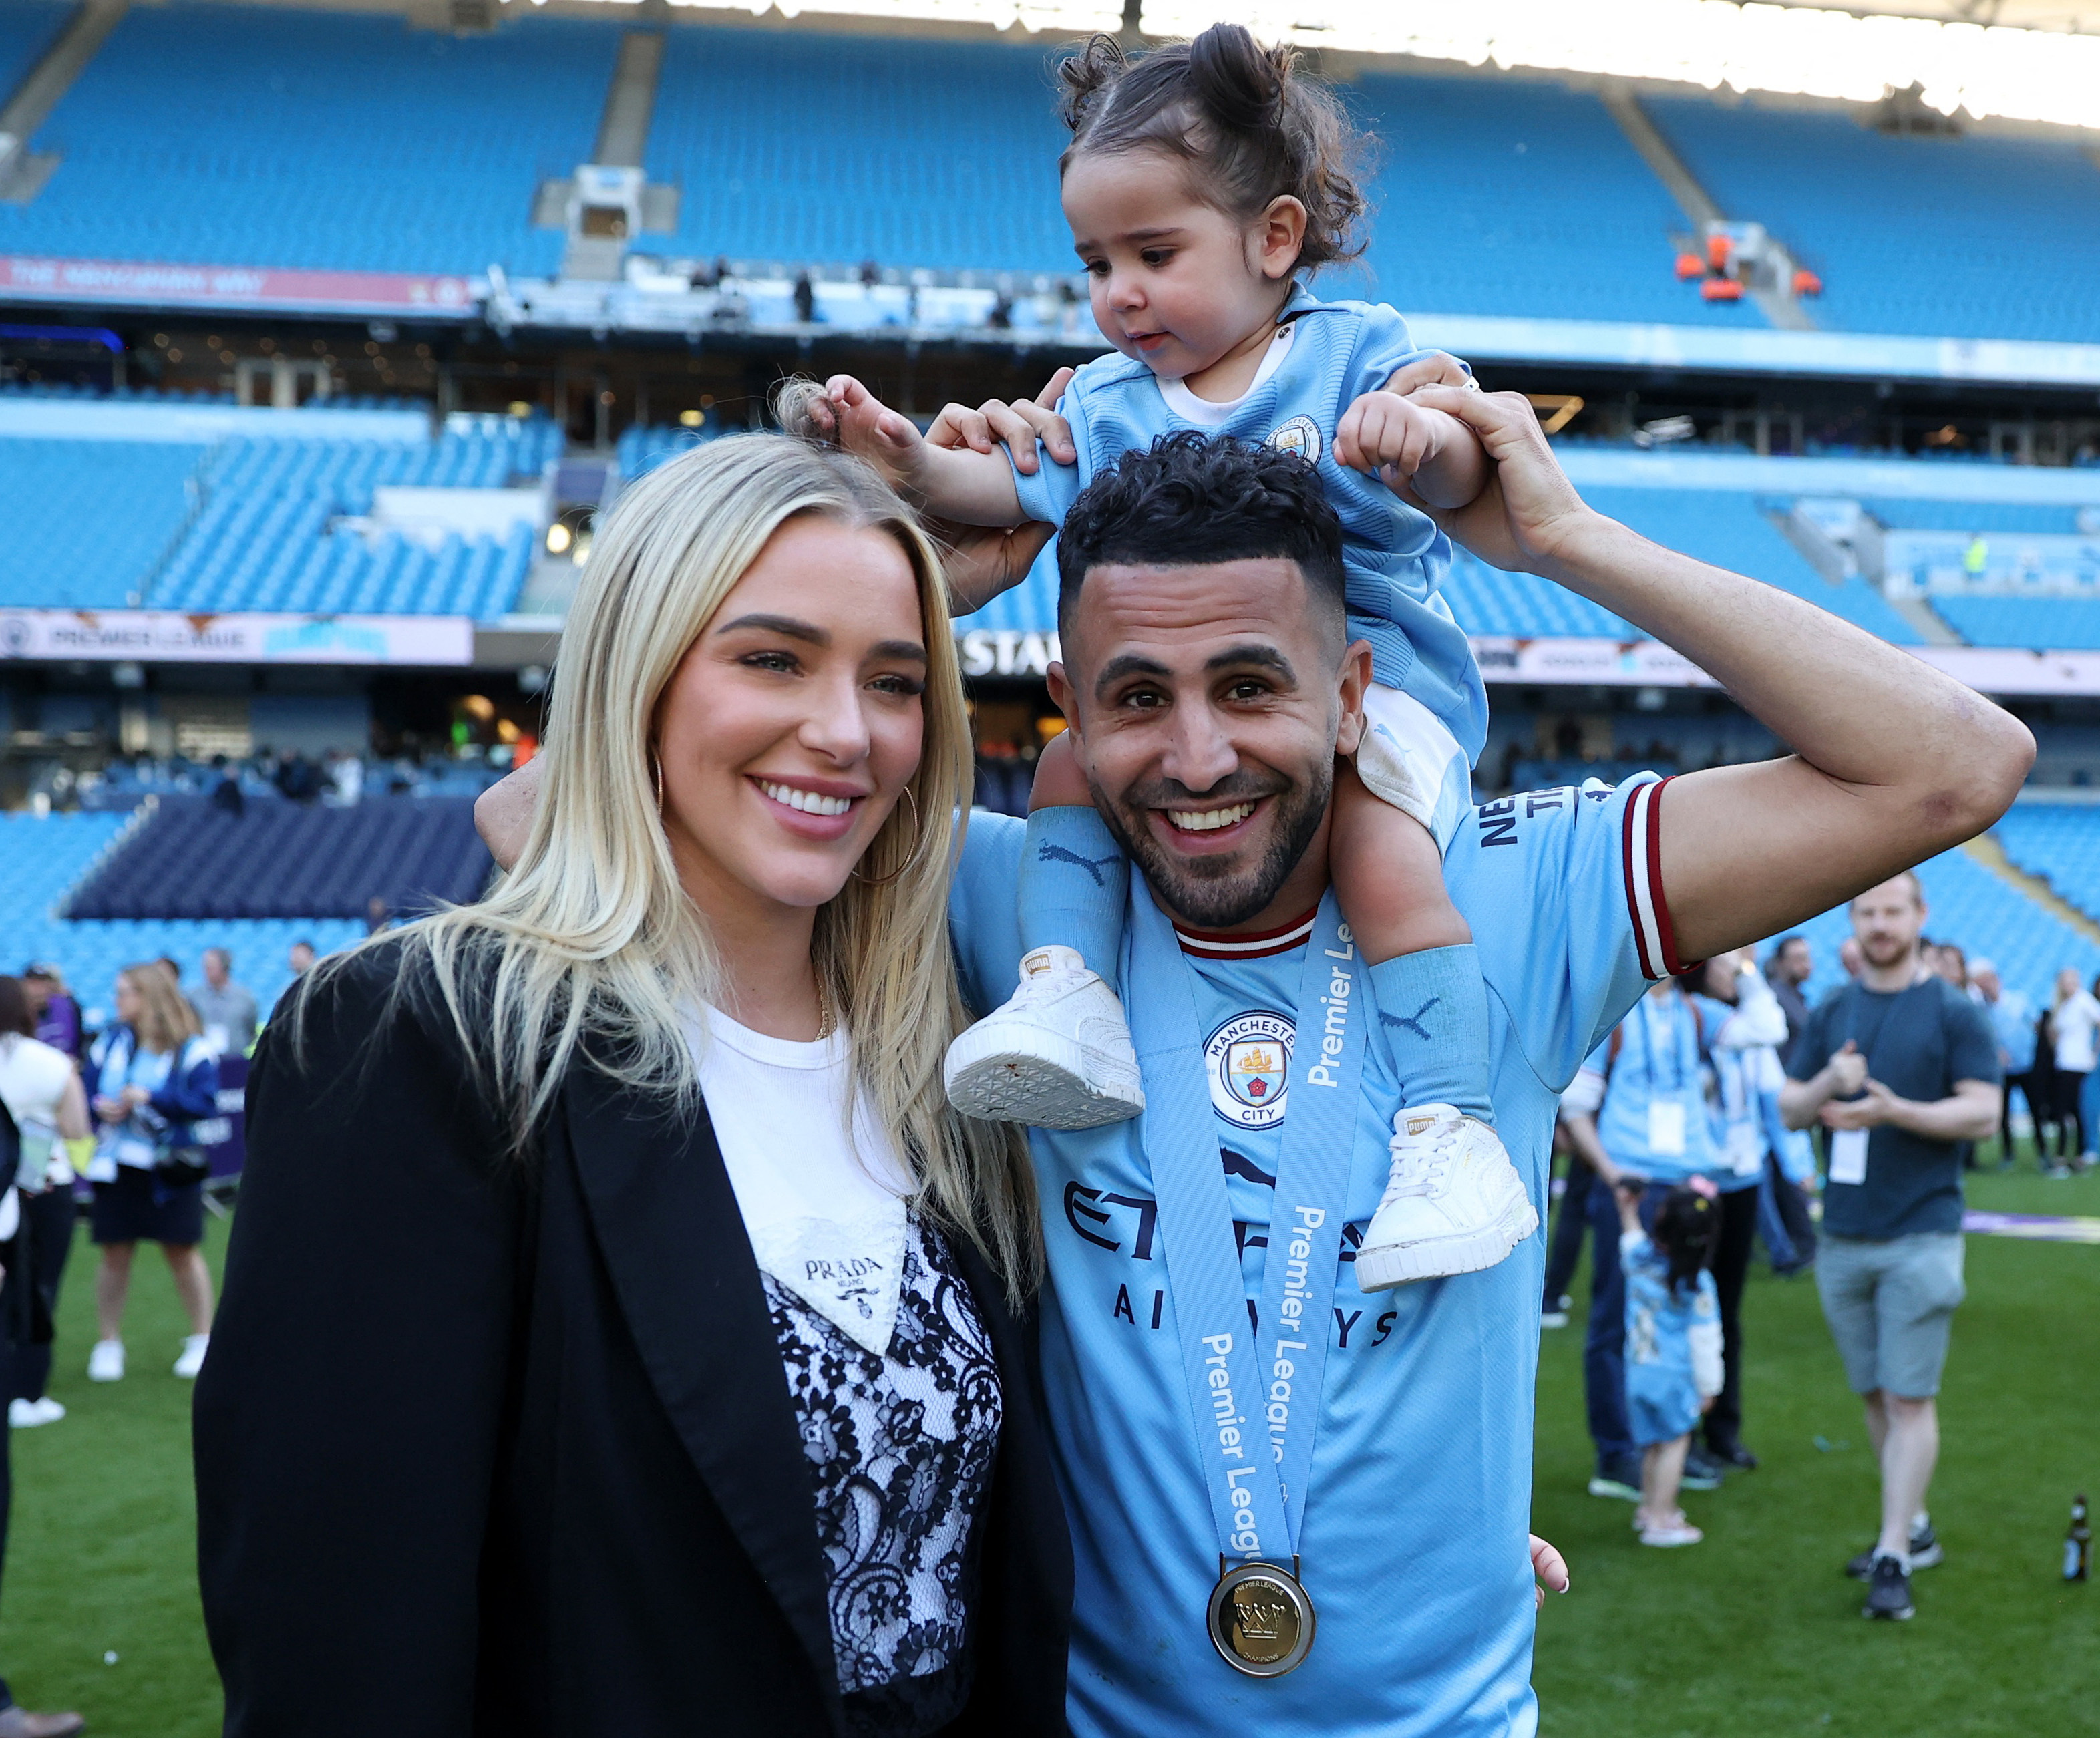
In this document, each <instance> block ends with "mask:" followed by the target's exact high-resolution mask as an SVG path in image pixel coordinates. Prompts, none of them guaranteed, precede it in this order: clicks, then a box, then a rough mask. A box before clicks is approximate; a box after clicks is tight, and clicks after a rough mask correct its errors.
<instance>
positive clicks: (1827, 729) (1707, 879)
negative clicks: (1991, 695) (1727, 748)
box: [1546, 514, 2034, 959]
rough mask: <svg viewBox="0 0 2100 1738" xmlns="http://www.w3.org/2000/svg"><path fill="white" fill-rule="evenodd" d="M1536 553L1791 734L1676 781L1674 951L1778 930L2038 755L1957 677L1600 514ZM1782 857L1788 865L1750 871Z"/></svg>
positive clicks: (1553, 573)
mask: <svg viewBox="0 0 2100 1738" xmlns="http://www.w3.org/2000/svg"><path fill="white" fill-rule="evenodd" d="M1546 566H1547V567H1548V570H1549V576H1550V577H1551V578H1553V579H1554V580H1556V581H1558V582H1559V583H1560V584H1564V585H1565V586H1567V587H1568V589H1571V590H1573V591H1576V592H1579V593H1582V595H1583V596H1584V597H1586V598H1590V599H1591V600H1592V601H1593V602H1597V603H1599V604H1602V605H1603V606H1604V607H1605V608H1607V609H1609V610H1612V611H1616V612H1617V614H1619V615H1623V616H1625V617H1626V619H1627V620H1629V621H1631V622H1633V623H1635V624H1637V625H1638V626H1639V627H1641V628H1643V629H1646V630H1647V631H1648V633H1652V634H1653V635H1654V636H1655V637H1657V639H1659V640H1661V641H1662V642H1664V643H1665V644H1666V645H1668V646H1671V647H1673V648H1674V649H1675V650H1676V651H1680V652H1682V653H1683V654H1684V655H1685V656H1686V657H1687V658H1689V659H1691V660H1692V662H1693V663H1695V664H1697V665H1698V666H1699V667H1700V668H1701V669H1703V670H1705V672H1706V673H1708V674H1709V675H1710V676H1712V677H1714V679H1715V680H1716V681H1717V682H1719V683H1720V684H1721V685H1722V686H1723V687H1724V688H1725V689H1727V691H1728V692H1729V694H1730V695H1732V697H1733V698H1734V699H1735V700H1736V702H1737V704H1740V706H1742V708H1744V709H1745V711H1747V712H1749V713H1750V714H1751V715H1752V716H1753V717H1755V718H1756V719H1757V720H1758V721H1759V722H1760V723H1761V724H1762V725H1764V726H1766V727H1767V729H1769V730H1771V732H1772V733H1773V734H1775V735H1776V736H1778V737H1779V738H1780V739H1781V740H1782V741H1783V742H1785V743H1788V744H1789V746H1790V747H1791V748H1793V751H1794V752H1793V755H1792V756H1790V757H1785V758H1782V759H1780V760H1776V761H1763V762H1760V763H1757V764H1754V765H1742V766H1732V767H1723V768H1717V769H1714V770H1710V771H1706V772H1703V773H1698V774H1692V775H1690V776H1688V777H1687V778H1685V779H1682V780H1680V781H1679V782H1678V783H1674V784H1673V785H1672V787H1671V788H1670V792H1669V794H1668V796H1667V797H1666V798H1665V807H1664V809H1663V814H1664V815H1665V820H1666V823H1667V824H1665V826H1664V827H1663V829H1662V854H1663V864H1662V868H1663V876H1662V879H1663V884H1664V886H1665V889H1667V891H1668V893H1669V897H1670V908H1671V915H1672V917H1673V919H1674V920H1675V923H1676V929H1677V942H1678V951H1679V954H1680V955H1682V956H1683V957H1685V958H1687V959H1694V958H1697V957H1699V956H1700V955H1703V954H1706V953H1710V952H1713V951H1718V949H1720V948H1723V947H1726V946H1736V945H1740V943H1742V942H1747V941H1752V940H1755V939H1758V938H1760V937H1764V936H1767V935H1771V934H1772V933H1775V932H1776V931H1778V930H1780V929H1783V928H1785V927H1786V926H1787V925H1789V924H1793V923H1795V922H1798V921H1800V920H1802V919H1803V918H1805V917H1807V916H1809V915H1813V914H1814V913H1816V912H1819V911H1827V910H1829V908H1830V907H1831V906H1833V905H1837V904H1839V903H1842V902H1843V901H1844V900H1846V899H1847V898H1851V896H1852V895H1853V894H1855V893H1858V892H1860V890H1861V889H1864V888H1865V887H1868V886H1872V885H1873V884H1875V883H1876V882H1877V881H1880V880H1885V879H1886V877H1888V876H1891V875H1894V874H1895V873H1896V872H1898V871H1900V870H1902V869H1904V868H1908V867H1909V866H1910V865H1912V864H1913V863H1915V862H1920V861H1921V860H1922V859H1923V858H1926V857H1928V856H1930V855H1932V854H1935V853H1936V852H1938V851H1940V850H1943V849H1946V848H1948V846H1949V845H1954V844H1957V843H1959V842H1960V841H1961V840H1964V839H1966V838H1969V837H1971V836H1974V834H1976V833H1978V832H1981V831H1982V830H1983V828H1984V827H1987V826H1988V825H1989V824H1990V823H1992V821H1994V820H1995V819H1996V818H1997V817H1998V816H1999V815H2000V814H2002V813H2003V812H2004V810H2005V807H2006V805H2008V804H2009V803H2010V801H2011V800H2012V797H2013V796H2014V792H2017V790H2018V787H2019V784H2020V782H2021V780H2022V779H2023V778H2024V777H2025V776H2026V774H2027V768H2028V766H2029V765H2032V760H2033V752H2034V743H2033V739H2032V737H2031V736H2030V735H2028V734H2027V729H2026V727H2025V726H2023V725H2022V724H2021V723H2020V722H2019V721H2018V720H2017V719H2015V718H2014V717H2012V716H2011V715H2010V714H2009V713H2007V712H2004V711H2002V710H2001V709H2000V708H1997V707H1996V706H1994V705H1992V704H1991V703H1990V702H1989V701H1988V700H1986V699H1983V697H1982V696H1981V695H1978V694H1976V693H1974V691H1972V690H1970V689H1968V688H1966V687H1965V686H1962V685H1961V683H1960V682H1956V681H1955V680H1954V679H1953V678H1952V677H1948V676H1945V675H1943V674H1942V673H1940V672H1939V671H1938V670H1936V669H1935V668H1932V667H1931V666H1930V665H1929V664H1925V663H1924V662H1923V661H1921V659H1916V658H1913V657H1911V656H1910V655H1908V654H1907V653H1904V652H1901V651H1897V650H1896V649H1895V647H1894V646H1890V645H1887V644H1886V643H1885V642H1882V641H1880V640H1877V639H1876V638H1875V637H1873V635H1872V634H1869V633H1864V631H1862V630H1861V629H1858V628H1855V627H1854V626H1852V625H1851V624H1850V623H1848V622H1845V621H1841V620H1838V618H1837V617H1836V616H1833V615H1829V614H1826V613H1825V612H1824V611H1820V610H1818V609H1816V608H1815V607H1814V606H1813V605H1811V604H1810V603H1807V602H1805V601H1804V600H1802V599H1801V598H1797V597H1794V596H1793V595H1792V594H1791V593H1787V592H1783V591H1780V590H1778V589H1775V588H1774V587H1771V586H1769V585H1763V584H1758V582H1756V581H1754V580H1747V579H1745V578H1744V577H1742V576H1740V575H1739V574H1734V573H1729V572H1726V571H1723V570H1722V569H1720V568H1718V567H1708V566H1707V565H1706V564H1705V562H1697V561H1694V560H1692V559H1691V558H1689V557H1688V556H1683V555H1679V554H1674V553H1672V552H1671V551H1670V550H1668V549H1662V548H1661V547H1659V546H1658V545H1655V544H1653V543H1651V542H1649V541H1648V540H1647V539H1646V538H1645V537H1643V536H1639V535H1638V534H1637V533H1635V532H1632V531H1630V530H1628V529H1627V528H1626V527H1624V526H1622V525H1619V524H1617V523H1614V522H1612V521H1611V520H1609V519H1606V518H1603V517H1602V516H1601V515H1595V514H1592V515H1590V516H1588V518H1586V520H1585V521H1584V522H1583V523H1582V528H1581V529H1580V531H1579V532H1576V533H1575V534H1573V535H1571V536H1568V537H1567V538H1566V539H1565V540H1564V542H1563V544H1562V545H1561V546H1560V549H1559V552H1558V554H1557V557H1556V558H1555V560H1553V561H1552V562H1550V563H1547V564H1546ZM1769 864H1784V865H1785V873H1784V874H1780V875H1768V874H1758V873H1745V872H1743V871H1745V869H1752V870H1754V869H1756V868H1758V867H1761V866H1763V865H1769ZM1680 889H1682V890H1683V897H1682V898H1680Z"/></svg>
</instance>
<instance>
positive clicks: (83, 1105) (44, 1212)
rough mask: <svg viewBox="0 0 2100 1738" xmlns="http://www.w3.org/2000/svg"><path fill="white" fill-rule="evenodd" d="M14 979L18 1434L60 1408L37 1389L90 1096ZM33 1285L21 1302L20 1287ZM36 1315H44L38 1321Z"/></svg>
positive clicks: (6, 1028)
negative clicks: (68, 1145) (71, 1146)
mask: <svg viewBox="0 0 2100 1738" xmlns="http://www.w3.org/2000/svg"><path fill="white" fill-rule="evenodd" d="M35 1033H36V1020H35V1017H34V1016H33V1015H32V1014H31V1013H30V1012H29V998H28V997H27V996H26V995H24V994H23V992H22V985H21V981H20V979H19V978H13V977H0V1104H5V1105H7V1111H8V1114H10V1115H11V1116H12V1117H13V1118H14V1119H15V1132H16V1134H17V1136H19V1137H20V1152H19V1154H18V1157H17V1159H16V1162H15V1176H14V1179H13V1181H14V1184H15V1190H16V1197H17V1200H18V1202H19V1203H20V1209H21V1215H20V1222H21V1233H20V1236H19V1237H18V1238H17V1240H16V1243H15V1255H13V1256H12V1257H11V1258H10V1259H9V1263H8V1266H9V1271H8V1273H7V1280H6V1281H5V1285H4V1287H0V1323H4V1324H5V1330H4V1331H5V1332H6V1334H7V1336H8V1337H9V1338H11V1339H12V1340H13V1341H14V1348H13V1356H12V1359H11V1364H12V1375H11V1382H10V1383H9V1384H8V1387H9V1389H10V1392H9V1396H8V1407H7V1422H8V1423H9V1425H10V1426H11V1427H13V1428H15V1429H17V1430H22V1429H29V1428H32V1427H35V1426H37V1425H39V1424H52V1423H57V1421H58V1420H59V1419H60V1418H64V1416H65V1410H66V1409H65V1408H64V1406H62V1405H60V1404H59V1403H58V1402H57V1401H55V1400H53V1399H51V1398H50V1396H47V1395H46V1393H45V1392H44V1385H45V1383H46V1382H48V1381H49V1380H50V1378H51V1318H52V1316H53V1313H54V1312H55V1311H56V1310H57V1308H58V1301H59V1284H60V1281H61V1280H62V1279H64V1277H65V1264H66V1257H67V1256H68V1255H70V1254H71V1253H72V1252H73V1218H74V1210H73V1166H72V1164H71V1163H70V1162H68V1159H67V1157H66V1149H65V1145H64V1143H65V1142H66V1141H68V1140H82V1139H83V1138H85V1137H86V1135H87V1133H88V1131H89V1130H88V1121H87V1093H86V1089H85V1088H84V1087H82V1085H81V1080H80V1070H78V1069H77V1068H76V1067H75V1066H74V1065H73V1058H72V1057H71V1056H68V1055H66V1054H65V1053H64V1052H63V1051H60V1050H57V1049H54V1048H52V1047H51V1045H49V1044H46V1043H42V1041H41V1040H39V1039H38V1038H37V1037H36V1035H35ZM23 1286H28V1287H30V1288H33V1297H32V1298H25V1297H24V1294H23V1293H22V1291H21V1290H20V1288H21V1287H23ZM39 1317H41V1319H38V1318H39Z"/></svg>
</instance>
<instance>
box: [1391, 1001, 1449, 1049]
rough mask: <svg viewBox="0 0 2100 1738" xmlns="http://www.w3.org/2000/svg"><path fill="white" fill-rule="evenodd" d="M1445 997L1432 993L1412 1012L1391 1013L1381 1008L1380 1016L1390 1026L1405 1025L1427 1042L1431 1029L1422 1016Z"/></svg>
mask: <svg viewBox="0 0 2100 1738" xmlns="http://www.w3.org/2000/svg"><path fill="white" fill-rule="evenodd" d="M1443 999H1444V998H1443V997H1441V996H1440V995H1432V997H1430V999H1428V1000H1427V1001H1426V1002H1424V1003H1423V1004H1422V1006H1421V1007H1419V1008H1416V1009H1415V1011H1414V1012H1413V1013H1411V1014H1389V1013H1387V1012H1386V1011H1385V1010H1384V1009H1383V1008H1380V1009H1379V1019H1381V1020H1383V1021H1384V1022H1385V1023H1386V1024H1387V1026H1405V1027H1406V1028H1407V1030H1409V1031H1410V1032H1412V1033H1413V1034H1414V1035H1415V1036H1416V1037H1417V1038H1418V1039H1421V1040H1422V1041H1423V1043H1425V1044H1426V1043H1428V1042H1429V1029H1428V1028H1427V1026H1423V1023H1422V1017H1423V1015H1424V1014H1426V1013H1427V1012H1429V1010H1430V1009H1431V1008H1434V1007H1436V1004H1438V1003H1439V1002H1440V1001H1442V1000H1443Z"/></svg>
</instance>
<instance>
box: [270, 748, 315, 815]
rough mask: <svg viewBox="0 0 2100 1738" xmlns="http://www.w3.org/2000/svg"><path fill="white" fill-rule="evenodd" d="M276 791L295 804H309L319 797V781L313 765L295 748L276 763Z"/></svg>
mask: <svg viewBox="0 0 2100 1738" xmlns="http://www.w3.org/2000/svg"><path fill="white" fill-rule="evenodd" d="M277 791H278V794H279V795H280V796H288V797H289V798H290V799H291V800H292V801H293V802H295V803H310V802H311V801H313V800H314V799H315V797H316V796H320V777H319V775H318V774H316V773H315V770H314V763H313V762H312V761H310V760H308V759H307V757H306V756H304V755H303V754H302V753H300V752H298V749H296V748H294V749H293V751H292V752H290V753H289V754H288V755H286V756H285V758H284V759H283V760H282V761H280V762H279V763H278V766H277Z"/></svg>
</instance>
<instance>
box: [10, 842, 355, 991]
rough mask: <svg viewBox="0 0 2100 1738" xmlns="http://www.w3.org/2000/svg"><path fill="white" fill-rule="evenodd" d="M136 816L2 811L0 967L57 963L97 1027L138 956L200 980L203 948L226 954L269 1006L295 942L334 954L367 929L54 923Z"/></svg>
mask: <svg viewBox="0 0 2100 1738" xmlns="http://www.w3.org/2000/svg"><path fill="white" fill-rule="evenodd" d="M129 821H130V814H128V813H125V812H117V813H109V814H51V815H45V816H41V817H40V816H37V815H33V814H20V813H17V814H0V934H4V935H5V936H6V937H7V946H8V948H10V949H11V953H10V954H9V955H7V957H5V958H4V959H0V966H4V967H5V968H7V970H9V971H19V970H20V968H21V967H22V966H24V964H28V963H29V961H31V960H42V961H48V962H49V963H51V964H55V965H56V966H57V967H58V968H60V971H61V972H63V973H64V975H65V978H66V981H67V984H68V986H69V987H70V988H71V989H72V990H73V994H74V995H76V996H77V997H78V998H79V1000H80V1003H81V1006H82V1008H83V1009H85V1010H86V1013H87V1017H88V1019H89V1021H90V1024H91V1025H98V1026H99V1025H100V1024H102V1023H103V1022H104V1021H106V1020H108V1018H109V1017H110V1013H109V1010H110V1001H111V990H112V986H113V982H114V981H115V978H116V976H117V972H118V970H119V969H120V968H122V967H124V966H126V965H130V964H134V963H135V962H136V961H138V960H141V959H158V958H159V957H160V956H161V955H163V954H165V955H167V956H168V957H169V958H170V959H174V960H176V961H178V962H179V964H181V965H182V966H183V975H184V977H185V979H186V980H187V981H191V982H194V981H196V978H197V977H199V976H200V975H201V971H202V959H203V955H204V950H205V948H207V947H224V948H227V949H229V950H230V951H232V955H233V956H234V975H235V976H236V977H238V978H239V979H240V981H241V982H243V983H245V984H246V985H247V986H248V987H249V989H250V990H254V992H255V995H256V998H257V999H258V1001H259V1002H260V1003H261V1004H262V1006H263V1007H264V1008H268V1007H269V1006H270V1004H271V1003H272V1002H274V1001H275V1000H276V998H277V995H278V994H279V992H280V991H281V990H283V989H284V987H285V985H286V984H287V983H288V982H289V981H290V978H291V971H290V968H289V966H287V964H285V955H286V953H287V952H288V951H289V949H290V947H291V945H292V943H293V942H297V941H308V942H312V943H313V945H314V946H315V950H316V951H319V952H320V953H324V954H328V953H333V952H334V951H337V949H339V948H342V947H346V946H350V945H351V943H352V942H355V941H356V940H358V939H359V938H360V937H362V936H363V934H364V924H362V923H357V922H351V921H348V920H342V919H315V918H311V917H298V918H292V919H282V920H270V921H265V922H252V921H251V922H232V921H225V920H213V921H207V922H196V921H182V920H149V921H143V922H142V921H121V922H99V923H77V922H72V921H68V920H64V919H60V918H56V917H54V916H53V915H51V914H52V908H53V906H55V904H56V903H57V902H58V901H59V900H60V898H62V897H63V896H64V893H66V891H67V889H68V888H69V887H70V886H72V885H73V884H74V883H75V882H77V880H80V878H81V877H82V876H83V875H85V874H86V872H87V871H88V869H89V867H90V865H92V864H93V863H94V862H95V858H97V857H98V856H99V855H100V854H102V853H103V852H104V851H106V850H107V849H108V848H109V846H110V845H111V842H112V841H113V840H114V839H115V838H116V837H117V835H118V834H119V833H120V832H121V831H122V830H123V828H124V827H125V826H126V823H128V822H129Z"/></svg>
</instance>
